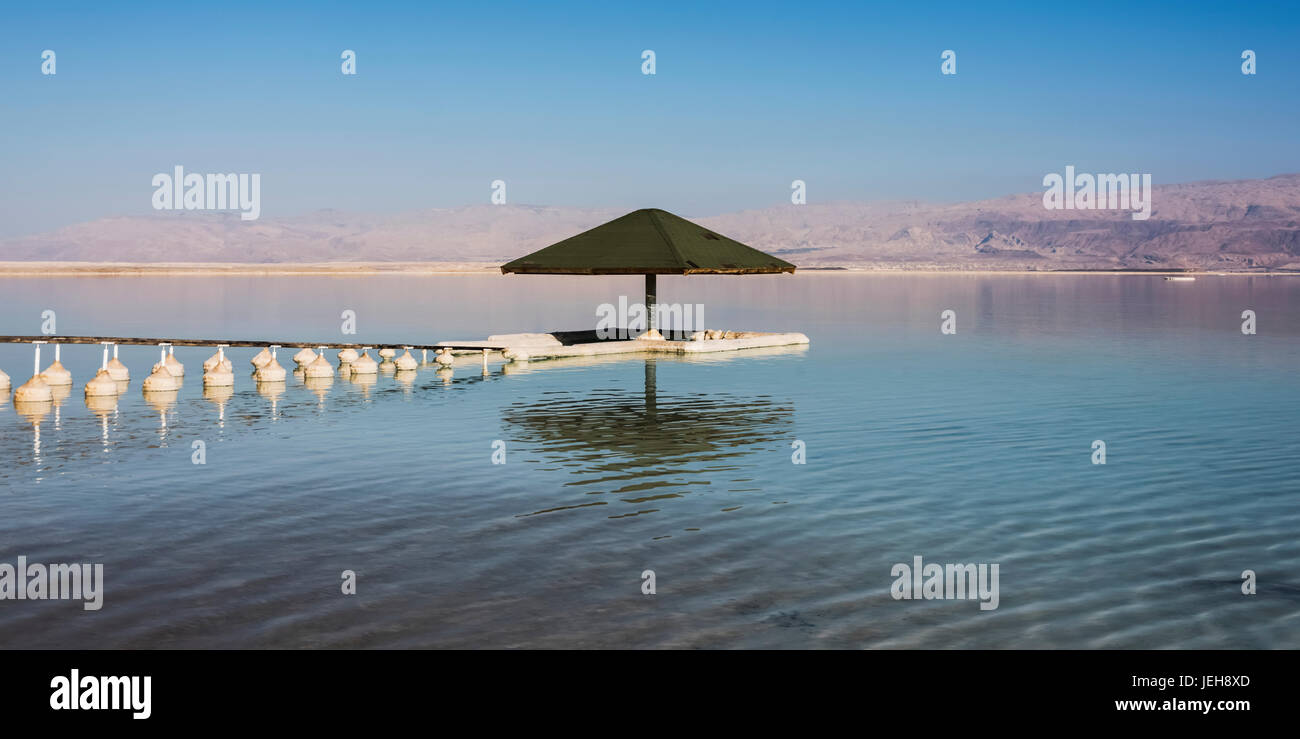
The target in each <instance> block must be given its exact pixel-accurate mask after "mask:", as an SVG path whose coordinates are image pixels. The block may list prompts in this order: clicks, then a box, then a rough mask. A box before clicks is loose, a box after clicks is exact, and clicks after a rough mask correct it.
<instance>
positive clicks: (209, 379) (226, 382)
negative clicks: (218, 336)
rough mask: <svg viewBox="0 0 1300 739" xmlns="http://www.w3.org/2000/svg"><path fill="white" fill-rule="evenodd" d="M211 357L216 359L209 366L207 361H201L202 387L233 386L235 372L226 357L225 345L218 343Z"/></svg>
mask: <svg viewBox="0 0 1300 739" xmlns="http://www.w3.org/2000/svg"><path fill="white" fill-rule="evenodd" d="M211 359H215V360H216V361H215V362H213V363H212V366H211V367H209V366H208V363H207V362H204V363H203V387H233V386H234V384H235V372H234V367H233V366H232V365H231V364H230V360H229V359H226V345H225V344H219V345H218V346H217V353H216V356H214V357H212V358H211ZM209 361H210V360H209Z"/></svg>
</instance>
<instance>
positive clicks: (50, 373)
mask: <svg viewBox="0 0 1300 739" xmlns="http://www.w3.org/2000/svg"><path fill="white" fill-rule="evenodd" d="M62 348H63V347H62V346H60V345H59V344H55V345H54V361H53V362H51V363H50V366H49V367H46V368H45V371H44V372H42V373H41V379H42V380H44V381H45V384H46V385H49V386H50V387H63V386H65V385H71V384H72V373H71V372H69V371H68V370H67V368H66V367H64V366H63V363H62V362H60V361H59V350H60V349H62Z"/></svg>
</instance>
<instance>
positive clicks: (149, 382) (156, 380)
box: [140, 344, 181, 393]
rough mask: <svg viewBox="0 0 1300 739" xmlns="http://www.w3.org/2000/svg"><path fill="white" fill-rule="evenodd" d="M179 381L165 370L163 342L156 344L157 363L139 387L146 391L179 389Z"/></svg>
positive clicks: (158, 391) (165, 353)
mask: <svg viewBox="0 0 1300 739" xmlns="http://www.w3.org/2000/svg"><path fill="white" fill-rule="evenodd" d="M180 387H181V386H180V383H178V382H176V378H175V377H172V373H170V372H168V371H167V348H166V346H165V345H163V344H159V345H158V364H155V365H154V366H153V372H152V373H150V375H149V376H148V377H146V378H144V383H143V384H142V385H141V386H140V389H141V390H143V391H144V392H146V393H165V392H171V391H173V390H179V389H180Z"/></svg>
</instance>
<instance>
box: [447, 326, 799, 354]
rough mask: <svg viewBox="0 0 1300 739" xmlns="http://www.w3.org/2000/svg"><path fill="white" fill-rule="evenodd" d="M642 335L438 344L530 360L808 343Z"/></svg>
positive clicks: (716, 334)
mask: <svg viewBox="0 0 1300 739" xmlns="http://www.w3.org/2000/svg"><path fill="white" fill-rule="evenodd" d="M660 336H661V334H659V332H657V331H656V332H653V333H646V334H641V335H640V336H638V337H637V338H630V339H605V340H600V339H599V338H597V336H596V332H595V331H556V332H554V333H549V334H499V335H496V336H489V337H488V338H487V340H486V341H444V342H439V344H438V346H447V347H453V348H454V349H455V350H456V351H457V352H461V351H476V350H489V351H500V352H501V353H502V355H503V356H504V357H505V358H507V359H512V360H515V361H527V360H530V359H550V358H558V357H594V356H602V355H606V354H629V353H635V352H652V353H662V354H697V353H702V352H729V351H737V350H740V349H760V348H764V347H774V346H793V345H797V344H807V343H809V342H808V337H807V336H805V335H803V334H800V333H763V332H760V331H695V332H692V333H690V334H684V333H681V332H676V333H674V332H669V335H668V336H666V337H663V338H659V337H660Z"/></svg>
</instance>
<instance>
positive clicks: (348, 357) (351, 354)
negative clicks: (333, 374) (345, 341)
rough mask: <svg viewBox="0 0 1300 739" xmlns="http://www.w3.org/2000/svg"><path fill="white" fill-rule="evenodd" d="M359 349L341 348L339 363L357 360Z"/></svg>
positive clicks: (350, 362) (349, 362)
mask: <svg viewBox="0 0 1300 739" xmlns="http://www.w3.org/2000/svg"><path fill="white" fill-rule="evenodd" d="M357 356H359V355H358V354H357V350H356V349H353V348H352V347H348V348H347V349H340V350H339V364H352V363H353V362H355V361H357Z"/></svg>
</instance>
